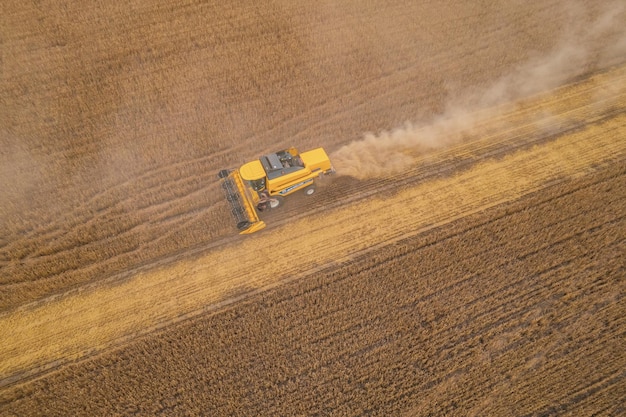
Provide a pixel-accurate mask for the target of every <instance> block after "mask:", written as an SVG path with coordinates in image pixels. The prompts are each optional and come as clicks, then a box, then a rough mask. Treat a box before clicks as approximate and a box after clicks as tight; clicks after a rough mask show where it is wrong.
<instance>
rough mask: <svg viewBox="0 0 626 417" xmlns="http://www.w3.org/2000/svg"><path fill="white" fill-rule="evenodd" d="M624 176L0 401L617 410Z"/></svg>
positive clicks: (601, 179) (7, 408)
mask: <svg viewBox="0 0 626 417" xmlns="http://www.w3.org/2000/svg"><path fill="white" fill-rule="evenodd" d="M625 177H626V172H625V171H624V169H623V167H619V166H616V167H612V168H608V169H606V170H603V171H600V172H598V173H596V174H595V175H592V176H586V177H583V178H582V179H579V180H576V181H570V182H567V183H565V184H562V185H559V186H553V187H549V188H547V189H545V190H543V191H542V192H538V193H535V194H532V195H530V196H528V197H526V198H523V199H521V200H518V201H515V202H512V203H508V204H504V205H501V206H497V207H495V208H493V209H490V210H488V211H485V212H482V213H478V214H475V215H472V216H469V217H467V218H465V219H463V220H462V221H457V222H454V223H452V224H450V225H448V226H446V227H442V228H438V229H434V230H432V231H430V232H428V233H425V234H422V235H418V236H416V237H414V238H410V239H407V240H404V241H399V242H396V243H395V244H394V245H392V246H390V247H386V248H384V249H382V250H380V251H377V252H375V253H373V254H370V255H368V256H367V257H365V258H360V259H355V260H353V261H351V262H349V263H347V264H345V265H343V266H340V267H336V268H331V269H328V270H325V271H324V272H323V273H321V274H319V275H316V276H310V277H307V278H306V279H303V280H298V281H297V282H295V283H291V284H288V285H286V286H283V287H279V288H277V289H275V290H272V291H268V292H264V293H261V294H258V295H257V296H254V297H253V298H251V299H249V300H247V301H245V302H243V303H239V304H237V305H234V306H232V307H230V308H228V309H226V310H224V311H222V312H219V313H217V314H214V315H211V316H204V317H200V318H196V319H193V320H190V321H188V322H184V323H181V324H178V325H176V326H172V327H170V328H168V329H167V330H165V331H162V332H159V333H157V334H153V335H150V336H148V337H145V338H143V339H141V340H138V341H136V342H134V343H131V344H130V345H128V346H126V347H124V348H122V349H118V350H116V351H111V352H109V353H105V354H103V355H101V356H100V357H96V358H93V359H92V360H89V361H87V362H83V363H79V364H76V365H72V366H67V367H65V368H63V369H61V370H60V371H59V372H57V373H54V374H51V375H48V376H44V377H43V378H41V379H39V380H37V381H33V382H31V383H29V384H27V385H25V386H22V387H19V386H16V387H14V388H11V389H7V390H6V391H5V392H4V393H3V396H2V399H3V404H4V405H3V407H4V408H3V409H0V410H4V412H5V413H6V414H7V415H11V412H14V413H16V414H17V415H20V414H29V415H36V414H45V415H62V414H67V413H68V412H71V413H72V414H74V415H89V414H93V413H94V412H98V413H102V412H103V410H104V412H106V413H107V414H116V413H136V414H137V415H155V414H159V413H162V414H172V413H187V414H201V413H205V414H209V415H328V414H339V415H344V414H348V415H354V414H372V415H459V416H461V415H463V416H465V415H541V414H555V413H556V414H562V413H573V414H577V415H580V414H593V413H594V412H600V413H601V414H605V415H614V414H616V413H619V410H620V404H622V403H623V400H624V399H625V398H624V392H625V391H624V387H625V384H626V374H625V373H624V371H623V369H624V367H625V366H626V362H625V358H624V355H623V352H622V350H623V349H622V342H621V341H622V340H623V338H624V336H625V334H624V326H625V325H626V323H625V320H624V314H623V313H624V296H625V295H626V287H625V286H624V282H625V281H624V276H625V274H626V271H625V269H624V262H623V256H622V254H623V253H624V251H625V250H626V235H625V234H624V230H626V218H624V214H623V207H624V204H626V188H625V187H624V184H625V182H624V179H625ZM52 387H54V389H52ZM620 399H621V400H622V401H620ZM403 413H404V414H403Z"/></svg>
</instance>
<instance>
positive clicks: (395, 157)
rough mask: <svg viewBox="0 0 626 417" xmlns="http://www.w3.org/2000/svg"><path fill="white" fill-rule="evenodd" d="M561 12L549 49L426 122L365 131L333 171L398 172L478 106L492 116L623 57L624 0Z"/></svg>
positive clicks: (469, 118) (445, 138)
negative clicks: (561, 26) (559, 27)
mask: <svg viewBox="0 0 626 417" xmlns="http://www.w3.org/2000/svg"><path fill="white" fill-rule="evenodd" d="M563 12H564V13H563V15H564V16H563V17H562V18H563V20H564V29H563V30H562V33H561V34H560V35H559V37H558V39H559V40H558V41H557V42H556V44H555V47H554V48H553V49H552V51H551V52H550V53H548V54H547V55H542V56H535V57H531V58H530V59H528V60H527V61H526V62H525V63H524V64H523V65H521V66H519V67H517V68H516V69H515V70H513V71H512V72H510V73H509V74H507V75H505V76H503V77H501V78H500V79H498V80H497V81H495V82H494V83H493V84H491V86H490V87H488V88H486V89H482V90H475V91H464V92H463V93H461V94H456V95H452V96H450V97H449V99H448V100H447V104H446V105H445V107H444V111H442V112H441V114H439V115H437V116H436V117H434V118H432V119H431V120H426V121H421V122H419V123H410V122H407V123H406V124H405V125H404V126H402V127H399V128H397V129H394V130H391V131H382V132H380V133H377V134H374V133H367V134H365V136H364V138H363V139H361V140H357V141H354V142H351V143H349V144H348V145H345V146H343V147H341V148H340V149H338V150H337V151H335V152H334V153H332V154H331V160H332V161H333V165H334V167H335V169H336V170H337V173H338V175H348V176H351V177H354V178H357V179H367V178H376V177H383V176H388V175H393V174H396V173H400V172H402V171H404V170H406V169H407V168H408V167H410V166H411V165H413V164H414V157H413V156H411V155H415V154H421V153H424V152H428V151H429V150H432V149H437V148H442V147H445V146H449V145H451V144H454V143H458V142H459V141H461V140H463V137H464V131H467V130H469V129H471V128H472V127H474V126H475V125H476V123H477V121H478V118H479V117H481V116H479V110H480V109H489V111H491V116H492V117H493V116H497V112H498V109H497V108H496V106H498V105H499V104H502V103H511V102H515V101H517V100H519V99H521V98H524V97H527V96H529V95H532V94H536V93H539V92H541V91H545V90H549V89H552V88H556V87H558V86H560V85H563V84H565V83H567V82H568V81H572V80H574V79H575V78H576V77H579V76H583V75H584V74H588V73H590V72H592V71H594V70H598V69H602V68H608V67H610V66H612V65H616V64H619V63H622V62H623V61H624V58H625V57H626V25H624V24H623V23H624V22H625V21H626V3H625V2H623V1H613V2H607V3H606V4H605V5H604V6H603V9H602V10H601V11H599V12H596V13H595V15H594V14H593V13H592V12H593V11H591V10H588V9H586V8H585V7H584V6H583V5H582V4H580V3H575V2H572V3H570V5H569V6H568V9H567V10H564V11H563ZM590 16H591V17H590ZM494 113H495V114H494ZM540 116H541V115H538V118H540Z"/></svg>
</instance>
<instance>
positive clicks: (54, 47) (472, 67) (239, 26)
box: [0, 0, 597, 311]
mask: <svg viewBox="0 0 626 417" xmlns="http://www.w3.org/2000/svg"><path fill="white" fill-rule="evenodd" d="M592 3H593V2H592ZM563 4H567V2H562V4H561V2H554V4H550V5H533V6H529V5H509V6H508V7H506V8H503V7H501V5H497V4H494V5H492V6H486V5H480V6H477V5H475V4H474V3H471V2H467V3H466V2H454V3H452V4H450V5H446V6H445V7H444V6H442V5H437V6H433V4H430V3H428V2H427V3H424V4H419V5H416V4H413V3H411V2H399V3H397V4H394V5H393V6H391V5H389V4H387V2H378V3H372V4H370V5H369V6H368V7H363V5H362V4H360V3H358V2H356V3H355V2H347V3H343V4H341V5H335V6H334V9H333V10H326V9H325V8H319V7H315V6H314V5H309V4H308V3H306V2H296V3H293V2H292V3H289V4H281V5H280V6H279V5H275V4H265V3H264V2H262V3H261V4H258V5H255V6H249V5H244V4H240V3H239V2H231V3H229V4H228V5H226V4H213V3H211V2H209V3H207V2H201V1H195V0H190V1H186V2H182V3H180V4H176V5H167V6H164V5H162V4H161V3H159V2H154V1H150V0H143V1H140V2H136V3H135V4H134V5H133V6H132V7H131V6H128V8H124V7H120V6H117V5H105V4H103V5H100V6H98V7H93V8H92V7H86V6H85V5H84V4H83V3H81V2H69V3H67V4H66V5H65V6H64V7H52V6H50V7H41V6H40V5H39V4H38V3H37V2H16V1H12V2H8V3H7V4H6V7H5V13H3V26H4V27H6V29H5V36H4V38H5V39H4V40H3V48H4V49H5V50H6V51H7V57H8V58H7V59H6V60H5V61H3V63H4V64H5V66H4V67H3V78H2V81H1V83H0V97H1V98H2V106H1V107H2V113H1V116H2V119H1V120H2V126H1V128H2V136H1V138H0V144H1V145H2V150H3V152H2V153H1V154H0V156H2V160H1V162H2V167H3V168H2V171H0V173H1V174H2V178H0V179H1V180H2V181H3V185H4V187H3V192H4V193H5V194H4V197H3V198H2V200H1V201H0V214H1V216H0V228H1V229H2V230H3V232H4V233H3V235H2V236H0V311H8V310H12V309H14V308H16V307H18V306H21V305H24V304H28V303H30V302H33V301H37V300H42V299H45V298H46V297H47V296H51V295H54V294H58V293H62V292H65V291H68V290H71V289H76V288H79V287H81V286H83V285H86V284H97V283H98V282H99V281H100V280H102V279H104V278H106V277H110V276H112V275H115V274H119V273H124V272H125V271H128V270H132V269H134V268H138V267H141V266H144V265H146V264H152V263H155V262H160V261H162V259H163V258H164V257H168V256H169V257H171V256H177V255H179V254H180V253H182V252H185V251H190V250H193V249H194V248H197V247H202V246H207V245H210V244H211V242H215V241H216V240H219V239H221V238H224V237H225V236H228V235H229V234H231V233H232V228H231V227H229V226H230V224H229V223H228V222H227V220H226V217H225V216H224V211H225V208H226V207H225V205H224V203H223V202H222V201H221V194H219V190H218V189H217V185H216V184H215V182H214V174H215V172H217V171H218V170H219V169H222V168H225V167H234V166H237V165H239V164H241V163H242V162H245V161H247V160H249V159H251V158H254V157H257V156H258V155H259V154H262V153H263V152H266V151H271V150H275V149H276V148H281V147H285V146H292V145H295V146H297V147H299V148H308V147H311V146H319V145H323V146H325V147H327V148H329V150H333V149H334V148H337V147H339V146H341V145H343V144H346V143H348V142H349V141H351V140H353V139H358V138H359V136H360V135H361V132H364V131H380V130H382V129H390V128H393V127H395V126H398V125H400V124H402V123H403V122H405V121H406V120H415V119H416V118H418V119H422V118H423V119H425V120H429V119H430V118H432V117H433V116H434V115H435V114H438V113H439V112H441V111H442V109H444V108H445V105H446V101H447V100H448V98H447V97H446V96H445V94H444V92H445V91H446V90H447V89H448V87H449V86H448V85H447V84H448V83H452V84H454V87H455V90H459V91H460V90H462V89H464V88H469V87H476V86H484V85H486V84H488V83H489V82H490V81H492V80H493V79H496V78H498V77H499V76H501V75H503V74H505V73H506V72H507V71H509V70H511V69H512V68H514V67H515V66H516V65H519V64H520V63H521V62H523V61H524V60H525V58H526V55H527V54H528V50H529V48H531V49H532V50H533V51H534V52H535V53H536V52H537V48H540V49H541V51H547V50H549V48H550V47H551V46H552V45H551V42H547V41H546V39H551V38H552V37H553V36H552V35H553V33H552V32H553V31H554V30H555V28H554V27H552V26H551V25H547V24H544V23H545V22H546V21H550V22H553V21H554V18H555V17H554V16H558V15H559V13H558V11H559V10H560V8H561V7H563ZM589 7H590V10H592V12H593V13H597V5H594V4H590V5H589ZM593 13H592V15H593ZM448 16H455V17H454V19H452V20H448ZM502 19H506V20H507V21H509V22H515V24H514V25H505V26H503V25H502V24H501V21H502ZM390 22H393V25H390ZM416 22H418V23H419V24H416ZM557 29H558V28H557ZM377 30H378V31H382V32H384V33H387V36H386V37H384V38H383V37H380V36H379V35H377V33H378V32H377ZM458 33H464V36H461V37H459V36H457V34H458ZM331 46H332V47H331ZM424 48H426V49H424ZM416 51H418V52H416ZM459 56H461V57H462V59H461V58H459ZM459 59H461V61H459ZM459 62H462V64H460V63H459ZM344 185H345V184H344Z"/></svg>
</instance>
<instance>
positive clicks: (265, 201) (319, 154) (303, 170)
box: [219, 148, 334, 234]
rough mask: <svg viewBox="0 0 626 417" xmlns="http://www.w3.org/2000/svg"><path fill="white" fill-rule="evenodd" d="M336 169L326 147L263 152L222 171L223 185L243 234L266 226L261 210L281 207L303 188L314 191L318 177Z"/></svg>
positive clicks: (220, 175) (310, 191)
mask: <svg viewBox="0 0 626 417" xmlns="http://www.w3.org/2000/svg"><path fill="white" fill-rule="evenodd" d="M333 172H334V169H333V167H332V165H331V163H330V159H329V158H328V155H327V154H326V151H324V149H323V148H317V149H313V150H311V151H307V152H302V153H299V152H298V150H297V149H296V148H289V149H286V150H282V151H279V152H275V153H271V154H267V155H263V156H262V157H260V158H259V159H258V160H255V161H252V162H248V163H246V164H244V165H242V166H241V167H240V168H239V169H235V170H222V171H220V173H219V177H220V178H222V188H223V189H224V191H225V193H226V199H227V200H228V202H229V203H230V205H231V209H232V210H231V211H232V213H233V216H234V217H235V220H236V223H237V228H238V229H239V233H240V234H248V233H254V232H256V231H258V230H261V229H263V228H264V227H265V222H263V221H262V220H261V219H260V218H259V212H260V211H264V210H269V209H274V208H278V207H279V206H280V205H282V202H283V200H282V199H283V197H285V196H287V195H289V194H292V193H295V192H296V191H300V190H304V192H305V194H307V195H311V194H313V193H314V192H315V185H314V184H315V180H316V179H318V178H319V177H321V176H323V175H327V174H331V173H333Z"/></svg>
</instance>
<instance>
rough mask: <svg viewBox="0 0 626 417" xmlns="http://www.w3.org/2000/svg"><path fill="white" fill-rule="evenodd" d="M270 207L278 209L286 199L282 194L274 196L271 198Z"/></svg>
mask: <svg viewBox="0 0 626 417" xmlns="http://www.w3.org/2000/svg"><path fill="white" fill-rule="evenodd" d="M269 203H270V208H271V209H276V208H278V207H280V206H282V205H283V204H284V203H285V199H284V198H283V197H281V196H278V195H277V196H274V197H271V198H270V199H269Z"/></svg>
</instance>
